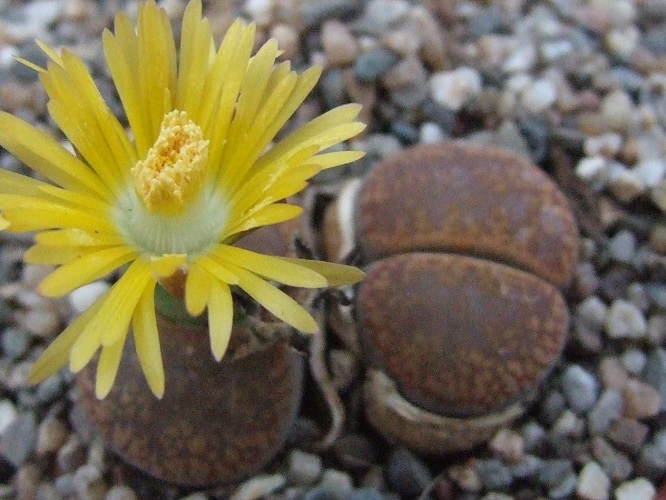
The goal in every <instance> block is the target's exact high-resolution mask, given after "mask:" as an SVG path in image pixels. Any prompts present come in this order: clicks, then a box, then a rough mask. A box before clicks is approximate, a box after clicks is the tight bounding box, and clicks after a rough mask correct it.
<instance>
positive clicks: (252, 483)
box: [229, 474, 287, 500]
mask: <svg viewBox="0 0 666 500" xmlns="http://www.w3.org/2000/svg"><path fill="white" fill-rule="evenodd" d="M286 483H287V479H286V478H285V477H284V476H283V475H282V474H271V475H258V476H255V477H253V478H251V479H248V480H247V481H245V482H244V483H243V484H241V485H240V486H239V487H238V488H237V489H236V491H235V492H234V493H233V494H232V495H231V496H230V497H229V500H258V499H260V498H264V497H266V496H267V495H270V494H272V493H274V492H275V491H277V490H279V489H280V488H282V487H283V486H284V485H285V484H286Z"/></svg>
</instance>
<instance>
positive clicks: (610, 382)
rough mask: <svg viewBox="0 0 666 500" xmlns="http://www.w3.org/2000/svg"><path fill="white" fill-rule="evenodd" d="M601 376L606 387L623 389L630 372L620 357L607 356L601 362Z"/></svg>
mask: <svg viewBox="0 0 666 500" xmlns="http://www.w3.org/2000/svg"><path fill="white" fill-rule="evenodd" d="M599 377H600V378H601V382H602V384H603V385H604V387H606V388H608V389H617V390H618V391H622V390H623V389H624V386H625V385H626V383H627V380H629V374H628V373H627V369H626V368H625V367H624V365H623V364H622V362H621V361H620V359H619V358H616V357H615V356H606V357H604V358H603V359H602V360H601V362H600V363H599Z"/></svg>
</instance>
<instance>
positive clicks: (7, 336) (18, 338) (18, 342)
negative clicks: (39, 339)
mask: <svg viewBox="0 0 666 500" xmlns="http://www.w3.org/2000/svg"><path fill="white" fill-rule="evenodd" d="M29 347H30V334H29V333H28V332H27V331H26V330H23V329H22V328H11V327H10V328H7V329H5V330H4V331H3V332H2V351H3V353H4V355H5V356H7V357H9V358H11V359H19V358H21V357H23V356H24V355H25V353H26V352H28V348H29Z"/></svg>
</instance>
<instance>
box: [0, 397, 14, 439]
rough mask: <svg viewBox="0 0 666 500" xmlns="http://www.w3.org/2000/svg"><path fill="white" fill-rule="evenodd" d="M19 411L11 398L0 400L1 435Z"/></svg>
mask: <svg viewBox="0 0 666 500" xmlns="http://www.w3.org/2000/svg"><path fill="white" fill-rule="evenodd" d="M17 415H18V411H17V410H16V406H15V405H14V403H12V402H11V401H10V400H9V399H2V400H0V436H2V434H3V433H4V432H5V430H6V429H7V427H9V425H10V424H11V423H12V422H13V421H14V420H16V416H17Z"/></svg>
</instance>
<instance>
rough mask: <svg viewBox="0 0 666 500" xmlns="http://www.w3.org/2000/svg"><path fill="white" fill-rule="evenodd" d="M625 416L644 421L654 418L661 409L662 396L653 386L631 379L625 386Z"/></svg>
mask: <svg viewBox="0 0 666 500" xmlns="http://www.w3.org/2000/svg"><path fill="white" fill-rule="evenodd" d="M622 395H623V396H624V416H625V417H627V418H635V419H637V420H642V419H645V418H650V417H654V416H655V415H656V414H657V413H659V410H660V408H661V404H662V402H661V396H660V395H659V392H657V390H656V389H655V388H654V387H652V386H651V385H648V384H646V383H645V382H642V381H641V380H638V379H635V378H630V379H629V380H628V381H627V384H626V385H625V386H624V391H623V393H622Z"/></svg>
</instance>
